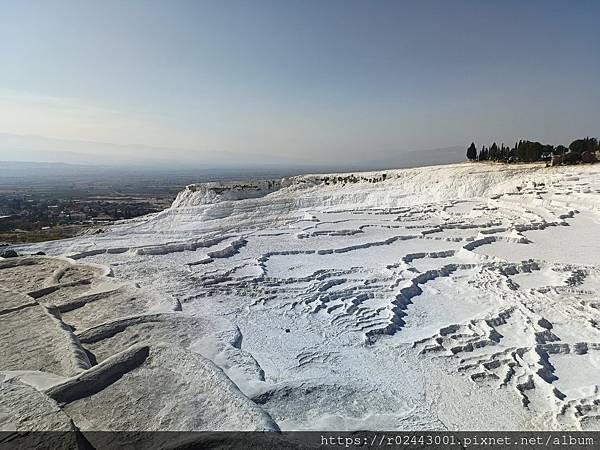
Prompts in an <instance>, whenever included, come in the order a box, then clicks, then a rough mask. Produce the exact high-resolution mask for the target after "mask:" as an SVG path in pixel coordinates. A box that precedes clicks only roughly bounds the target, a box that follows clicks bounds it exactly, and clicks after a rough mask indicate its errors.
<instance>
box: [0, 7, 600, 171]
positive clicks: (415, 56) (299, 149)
mask: <svg viewBox="0 0 600 450" xmlns="http://www.w3.org/2000/svg"><path fill="white" fill-rule="evenodd" d="M0 11H1V13H0V159H11V160H18V159H19V158H24V159H37V160H44V161H54V160H63V162H68V161H71V160H72V161H77V162H81V161H80V160H81V159H82V158H83V160H84V161H85V160H90V161H91V160H94V162H97V161H98V160H99V161H103V160H106V162H109V163H110V162H114V163H122V164H125V163H131V162H132V161H142V160H143V161H149V162H154V163H156V164H166V163H169V162H171V163H177V164H184V165H185V164H190V165H194V164H198V165H204V166H211V165H214V166H218V165H227V164H236V163H237V164H268V163H273V164H283V165H298V164H328V165H335V164H339V163H342V162H344V163H348V162H354V163H356V164H360V163H361V162H368V161H380V162H383V163H385V162H386V161H389V163H390V164H395V163H397V161H398V158H399V157H400V158H401V157H402V155H410V154H412V155H414V154H415V151H420V150H423V151H424V150H427V149H440V148H446V147H455V146H465V148H466V146H467V145H468V144H469V143H470V142H471V141H475V142H476V143H478V144H479V145H481V144H486V145H487V144H488V143H490V142H491V141H493V140H496V141H498V142H502V141H503V142H506V143H511V144H512V143H513V142H514V141H515V140H517V139H520V138H527V139H532V140H540V141H542V142H545V143H553V144H559V143H561V144H568V143H569V142H570V141H571V140H573V139H575V138H577V137H583V136H587V135H590V136H597V135H599V134H600V125H599V123H600V122H599V121H598V117H599V116H600V58H599V55H600V26H599V22H598V17H600V2H598V1H583V0H581V1H576V2H565V1H527V2H523V1H502V2H496V1H485V0H480V1H460V0H456V1H427V0H425V1H414V2H405V1H399V0H398V1H383V0H370V1H366V0H365V1H352V0H343V1H333V0H302V1H296V0H283V1H282V0H272V1H266V0H253V1H249V0H248V1H242V0H240V1H233V0H217V1H202V0H190V1H184V0H171V1H166V0H163V1H155V0H127V1H121V0H119V1H113V0H102V1H88V0H74V1H66V0H53V1H33V0H14V1H8V0H0ZM64 160H66V161H64Z"/></svg>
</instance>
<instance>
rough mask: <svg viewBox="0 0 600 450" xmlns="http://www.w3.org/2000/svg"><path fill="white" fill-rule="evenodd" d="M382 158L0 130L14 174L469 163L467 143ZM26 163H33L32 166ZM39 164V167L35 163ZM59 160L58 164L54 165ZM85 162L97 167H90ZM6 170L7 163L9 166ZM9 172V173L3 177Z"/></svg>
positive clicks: (2, 157) (0, 146)
mask: <svg viewBox="0 0 600 450" xmlns="http://www.w3.org/2000/svg"><path fill="white" fill-rule="evenodd" d="M369 154H370V155H377V156H376V158H358V159H357V158H354V160H353V161H344V162H343V163H340V164H318V163H317V164H315V163H304V162H289V161H286V159H285V157H280V158H274V157H272V156H270V155H269V156H260V155H248V154H235V153H231V152H215V153H213V154H211V155H210V161H207V158H206V156H204V157H203V156H202V154H200V153H197V152H193V151H191V150H182V149H168V148H162V147H149V146H141V145H127V146H125V145H114V144H108V143H99V142H84V141H68V140H60V139H50V138H45V137H39V136H20V135H13V134H7V133H0V161H12V162H19V163H23V164H22V165H20V166H19V168H17V166H14V165H13V166H11V171H16V172H13V173H12V175H13V176H16V174H17V173H18V171H19V170H24V171H26V172H27V173H34V172H37V173H40V174H42V173H46V172H48V171H50V172H51V173H57V172H61V173H64V172H67V173H68V172H71V171H82V170H83V171H84V172H85V171H97V170H98V169H97V166H105V167H107V168H109V167H112V168H113V170H114V169H115V168H121V169H125V168H127V169H128V170H131V169H132V168H138V169H139V170H144V171H149V170H150V171H156V170H158V171H161V172H165V171H173V170H185V171H189V170H206V171H211V172H214V171H219V170H240V171H244V170H248V171H252V172H255V171H257V170H261V171H262V170H267V171H277V172H281V171H283V172H289V171H292V172H294V173H303V172H319V171H327V172H330V171H338V172H339V171H348V170H378V169H388V168H402V167H415V166H425V165H433V164H448V163H453V162H459V161H463V160H464V159H465V149H464V148H463V147H459V146H454V147H445V148H438V149H431V150H411V151H385V152H376V151H375V152H369ZM25 163H30V165H27V164H25ZM33 163H36V164H38V165H36V166H33V165H31V164H33ZM50 164H58V165H50ZM82 166H86V167H90V166H95V167H96V169H91V168H89V169H85V168H83V167H82ZM4 167H5V169H6V165H4ZM2 176H7V174H6V172H4V173H0V177H2Z"/></svg>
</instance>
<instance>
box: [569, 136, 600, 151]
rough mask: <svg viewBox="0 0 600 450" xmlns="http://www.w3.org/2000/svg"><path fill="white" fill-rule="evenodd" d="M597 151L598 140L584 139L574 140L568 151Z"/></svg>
mask: <svg viewBox="0 0 600 450" xmlns="http://www.w3.org/2000/svg"><path fill="white" fill-rule="evenodd" d="M597 149H598V139H596V138H591V137H586V138H584V139H576V140H574V141H573V142H571V143H570V144H569V150H571V151H572V152H574V153H583V152H594V151H596V150H597Z"/></svg>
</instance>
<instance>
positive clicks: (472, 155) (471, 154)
mask: <svg viewBox="0 0 600 450" xmlns="http://www.w3.org/2000/svg"><path fill="white" fill-rule="evenodd" d="M467 158H469V159H470V160H471V161H473V160H475V159H477V147H475V142H471V145H469V148H468V149H467Z"/></svg>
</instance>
